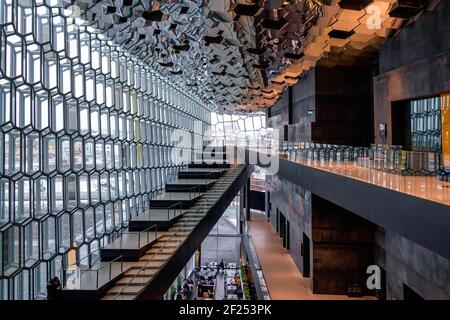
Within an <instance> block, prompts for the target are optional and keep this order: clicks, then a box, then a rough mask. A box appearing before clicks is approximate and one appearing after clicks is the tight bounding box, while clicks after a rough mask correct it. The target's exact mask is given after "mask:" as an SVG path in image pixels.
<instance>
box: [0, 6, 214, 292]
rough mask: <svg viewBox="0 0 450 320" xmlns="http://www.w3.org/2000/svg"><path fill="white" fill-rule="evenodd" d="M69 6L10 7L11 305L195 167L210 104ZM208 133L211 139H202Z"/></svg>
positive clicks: (7, 246) (0, 279)
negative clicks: (188, 162)
mask: <svg viewBox="0 0 450 320" xmlns="http://www.w3.org/2000/svg"><path fill="white" fill-rule="evenodd" d="M58 4H59V1H44V0H36V1H35V0H33V1H32V0H0V47H1V51H0V250H1V252H0V299H34V298H37V297H40V296H45V294H46V292H45V290H46V283H47V280H48V279H49V277H53V276H54V275H58V272H59V270H60V269H61V267H64V266H66V265H67V264H69V263H71V262H70V261H71V260H72V263H73V259H74V257H75V259H81V258H83V257H86V256H88V255H89V254H90V253H92V252H96V250H97V249H98V248H99V247H101V246H103V245H104V244H106V243H107V242H108V241H110V240H111V239H112V237H114V236H115V234H117V232H118V231H120V230H121V229H123V228H124V227H126V225H127V221H128V219H129V217H130V212H131V211H132V209H133V207H135V206H136V205H137V204H139V203H142V202H143V201H145V200H147V199H148V198H149V197H150V195H151V193H152V192H155V191H157V190H159V189H161V188H163V187H164V184H165V179H166V177H167V176H168V175H170V174H172V173H174V171H176V170H178V168H179V167H181V166H183V165H185V163H183V162H182V160H181V158H179V157H176V156H173V154H176V153H172V152H171V151H173V148H178V149H180V150H177V151H181V149H184V148H186V149H188V150H186V152H192V149H195V150H198V149H199V148H201V145H194V147H190V146H181V145H179V144H175V143H174V142H173V141H171V134H172V132H173V131H174V130H178V129H180V130H182V131H184V132H186V133H188V134H189V135H190V136H191V137H192V138H194V139H195V138H197V140H196V141H201V140H202V138H203V135H204V133H205V132H206V131H207V130H208V127H209V122H210V111H209V110H210V109H209V106H207V105H205V104H204V103H203V102H201V101H200V100H199V99H197V98H196V97H195V96H193V95H190V94H188V93H187V92H184V91H182V89H180V86H178V85H177V86H174V85H173V84H171V83H169V82H168V81H166V80H165V79H163V78H162V77H161V76H159V75H158V74H157V73H155V72H154V71H153V70H152V69H151V68H150V67H149V66H148V65H147V64H145V63H144V62H142V61H140V60H138V59H137V58H135V57H134V56H133V55H132V54H130V53H129V52H127V51H126V50H124V49H123V48H122V47H121V46H119V45H117V44H115V43H113V42H111V41H109V40H108V39H107V38H105V37H104V36H103V34H102V33H100V32H98V31H97V30H96V29H94V28H92V27H89V26H85V25H83V24H82V23H79V21H77V20H76V19H74V18H73V17H70V16H69V17H67V14H65V11H64V10H62V9H60V8H59V7H58ZM199 137H200V139H198V138H199Z"/></svg>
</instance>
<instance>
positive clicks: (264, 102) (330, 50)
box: [61, 0, 439, 111]
mask: <svg viewBox="0 0 450 320" xmlns="http://www.w3.org/2000/svg"><path fill="white" fill-rule="evenodd" d="M438 2H439V0H375V1H372V0H340V1H339V0H259V1H256V0H162V1H155V0H153V1H151V0H79V1H73V0H61V3H62V4H63V6H64V7H65V8H71V7H72V8H73V7H74V6H76V7H77V10H79V14H80V17H81V18H82V19H83V20H85V21H86V22H87V23H88V24H92V25H94V26H95V27H97V28H99V29H100V30H102V31H103V32H104V34H105V35H106V36H107V37H109V38H110V39H111V40H114V41H116V42H117V43H118V44H120V45H122V46H123V47H124V48H126V49H128V50H130V51H131V52H132V53H133V54H135V55H136V56H138V57H140V58H141V59H142V60H144V61H145V62H147V63H148V64H150V65H152V67H153V68H154V69H155V70H157V71H158V72H159V73H161V74H162V75H164V76H167V77H170V78H171V80H172V81H173V82H174V83H177V82H182V83H185V84H186V85H187V86H189V87H190V88H191V89H192V90H193V91H195V92H197V94H198V95H200V96H201V97H202V98H203V99H205V100H206V101H210V102H211V103H212V104H213V105H216V106H217V107H219V108H222V107H223V108H225V109H228V110H238V111H252V110H260V109H264V108H266V107H269V106H272V105H273V104H274V103H275V102H276V101H278V99H279V98H280V97H281V95H282V93H283V92H284V91H285V90H286V88H287V87H288V86H289V85H293V84H295V83H297V82H298V81H299V79H300V77H301V75H302V74H303V73H304V72H306V71H307V70H309V69H310V68H311V67H314V66H315V65H316V63H317V62H318V61H319V60H320V59H321V58H327V57H329V56H330V57H331V56H335V55H338V56H345V57H346V58H345V59H340V62H339V63H343V62H342V61H344V63H351V61H352V59H354V58H357V57H373V55H374V53H375V54H376V52H377V49H378V48H379V46H380V45H381V44H382V43H383V41H384V40H385V39H386V38H387V37H389V36H392V35H393V34H395V32H396V30H398V29H400V28H401V27H403V26H404V25H406V24H408V23H411V22H413V21H415V20H416V19H417V18H419V16H420V15H421V14H422V13H423V12H424V10H432V9H433V8H434V7H435V6H436V5H437V3H438ZM345 61H347V62H345ZM328 63H334V62H333V59H329V61H328Z"/></svg>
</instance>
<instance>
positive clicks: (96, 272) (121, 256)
mask: <svg viewBox="0 0 450 320" xmlns="http://www.w3.org/2000/svg"><path fill="white" fill-rule="evenodd" d="M119 259H120V272H121V273H122V272H123V255H120V256H118V257H116V258H114V259H113V260H111V261H108V262H107V263H106V264H104V265H102V266H100V268H98V269H95V270H92V269H90V270H80V272H81V273H82V272H95V274H96V279H95V284H96V287H95V288H96V289H98V287H99V286H98V285H99V278H100V277H99V272H100V270H103V269H104V268H105V267H107V266H109V273H108V281H109V280H111V279H112V264H113V262H117V261H118V260H119ZM64 271H65V272H67V270H64ZM65 272H64V277H65ZM65 280H66V279H65ZM65 280H64V281H63V287H65V286H66V281H65ZM79 289H82V288H81V286H80V288H79Z"/></svg>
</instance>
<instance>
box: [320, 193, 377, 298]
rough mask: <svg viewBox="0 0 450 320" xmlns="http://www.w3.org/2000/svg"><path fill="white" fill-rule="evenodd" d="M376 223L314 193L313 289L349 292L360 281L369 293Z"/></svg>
mask: <svg viewBox="0 0 450 320" xmlns="http://www.w3.org/2000/svg"><path fill="white" fill-rule="evenodd" d="M374 240H375V225H374V224H372V223H371V222H369V221H367V220H365V219H363V218H361V217H359V216H357V215H355V214H353V213H351V212H350V211H347V210H345V209H344V208H342V207H339V206H337V205H335V204H333V203H331V202H329V201H326V200H325V199H323V198H320V197H318V196H315V195H313V196H312V241H313V257H314V259H313V287H312V289H313V292H314V293H321V294H347V288H348V285H350V284H353V283H356V284H358V285H359V286H360V287H361V289H362V290H363V292H364V294H365V295H370V294H373V293H374V292H373V291H372V292H370V291H369V290H368V289H367V288H366V286H365V282H366V279H367V274H366V270H367V267H368V266H370V265H373V264H374V261H375V255H374Z"/></svg>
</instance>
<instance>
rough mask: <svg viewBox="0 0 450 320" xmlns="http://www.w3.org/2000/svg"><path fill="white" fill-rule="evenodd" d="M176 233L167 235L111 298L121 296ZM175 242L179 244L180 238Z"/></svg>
mask: <svg viewBox="0 0 450 320" xmlns="http://www.w3.org/2000/svg"><path fill="white" fill-rule="evenodd" d="M176 235H178V233H177V232H175V233H174V234H173V235H172V237H169V238H168V239H167V240H166V241H165V242H164V244H163V245H162V246H161V247H160V248H159V249H158V250H157V251H156V252H155V253H154V254H153V256H152V257H151V258H150V259H148V261H147V262H146V263H145V264H144V265H143V266H142V267H141V268H140V269H139V271H138V272H136V273H135V274H134V275H133V276H132V277H131V279H130V280H129V281H128V282H127V284H125V285H124V286H123V287H122V288H121V289H120V291H119V292H118V293H117V294H116V295H115V296H114V298H113V300H116V299H117V297H119V296H121V295H122V294H123V292H124V290H125V289H126V288H128V287H129V286H130V285H131V283H132V282H133V281H134V280H135V279H136V277H137V276H138V275H140V274H141V272H143V270H145V268H146V267H147V266H148V265H149V264H150V262H153V259H154V258H155V256H156V255H158V254H159V253H160V252H161V251H162V249H163V248H164V247H165V246H166V245H167V243H168V242H169V240H172V238H173V237H174V236H176ZM177 242H178V244H179V243H181V240H178V241H177ZM141 290H143V289H141Z"/></svg>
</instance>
